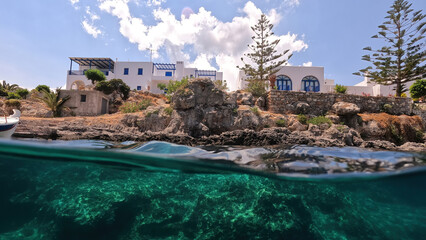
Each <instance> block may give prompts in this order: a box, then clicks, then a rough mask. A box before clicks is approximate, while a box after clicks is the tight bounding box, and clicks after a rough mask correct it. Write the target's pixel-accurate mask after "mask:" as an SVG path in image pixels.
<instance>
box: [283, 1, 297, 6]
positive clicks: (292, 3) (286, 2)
mask: <svg viewBox="0 0 426 240" xmlns="http://www.w3.org/2000/svg"><path fill="white" fill-rule="evenodd" d="M284 4H286V5H287V6H289V7H296V6H299V4H300V0H284Z"/></svg>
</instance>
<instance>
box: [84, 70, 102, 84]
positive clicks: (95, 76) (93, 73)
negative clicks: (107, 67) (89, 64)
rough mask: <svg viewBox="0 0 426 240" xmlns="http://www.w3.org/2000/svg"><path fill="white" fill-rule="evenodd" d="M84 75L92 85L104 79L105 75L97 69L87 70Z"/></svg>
mask: <svg viewBox="0 0 426 240" xmlns="http://www.w3.org/2000/svg"><path fill="white" fill-rule="evenodd" d="M84 75H86V77H87V79H89V80H90V81H92V84H95V83H96V82H99V81H104V80H105V79H106V77H105V74H104V73H103V72H102V71H100V70H98V69H89V70H87V71H85V73H84Z"/></svg>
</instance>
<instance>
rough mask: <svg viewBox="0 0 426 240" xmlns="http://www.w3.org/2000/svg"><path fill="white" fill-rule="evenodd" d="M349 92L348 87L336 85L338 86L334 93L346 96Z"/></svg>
mask: <svg viewBox="0 0 426 240" xmlns="http://www.w3.org/2000/svg"><path fill="white" fill-rule="evenodd" d="M347 90H348V88H347V87H345V86H343V85H340V84H336V86H335V87H334V91H336V93H341V94H345V93H346V91H347Z"/></svg>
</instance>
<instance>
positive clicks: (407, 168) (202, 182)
mask: <svg viewBox="0 0 426 240" xmlns="http://www.w3.org/2000/svg"><path fill="white" fill-rule="evenodd" d="M425 162H426V155H424V154H419V153H402V152H388V151H369V150H364V149H357V148H317V147H307V146H273V147H265V148H239V147H227V146H214V147H200V148H190V147H185V146H178V145H173V144H168V143H163V142H150V143H146V144H137V143H131V142H125V143H120V144H116V143H108V142H102V141H71V142H64V141H53V142H45V141H18V140H13V141H11V140H9V141H4V140H2V141H0V239H425V236H426V235H425V234H426V191H425V190H426V169H425Z"/></svg>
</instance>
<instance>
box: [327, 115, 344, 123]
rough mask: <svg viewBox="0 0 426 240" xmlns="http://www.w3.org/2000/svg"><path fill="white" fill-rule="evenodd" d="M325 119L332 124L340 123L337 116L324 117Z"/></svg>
mask: <svg viewBox="0 0 426 240" xmlns="http://www.w3.org/2000/svg"><path fill="white" fill-rule="evenodd" d="M325 117H326V118H328V119H330V120H331V122H332V123H334V124H339V123H340V122H341V119H340V117H339V116H337V115H333V114H330V115H326V116H325Z"/></svg>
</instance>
